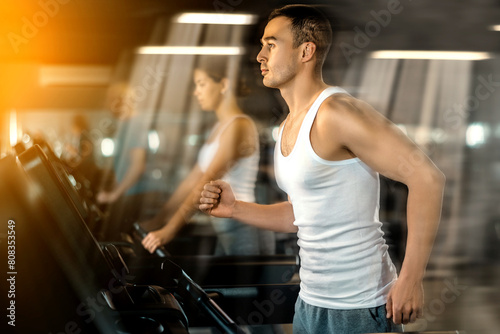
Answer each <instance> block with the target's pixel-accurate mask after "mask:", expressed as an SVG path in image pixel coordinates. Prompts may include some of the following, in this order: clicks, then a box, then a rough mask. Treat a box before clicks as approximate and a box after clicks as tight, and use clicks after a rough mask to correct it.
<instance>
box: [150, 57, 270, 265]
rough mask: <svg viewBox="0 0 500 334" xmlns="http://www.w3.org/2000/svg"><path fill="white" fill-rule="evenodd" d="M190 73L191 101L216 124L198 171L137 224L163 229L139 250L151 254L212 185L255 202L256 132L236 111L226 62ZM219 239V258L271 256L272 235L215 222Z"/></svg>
mask: <svg viewBox="0 0 500 334" xmlns="http://www.w3.org/2000/svg"><path fill="white" fill-rule="evenodd" d="M202 60H203V62H202V63H201V64H200V66H199V67H198V68H196V69H195V71H194V84H195V90H194V96H195V97H196V98H197V100H198V103H199V104H200V107H201V109H202V110H204V111H211V112H215V115H216V117H217V123H216V124H215V126H214V127H213V129H212V131H211V134H210V136H209V137H208V139H207V141H206V142H205V144H204V145H203V146H202V148H201V150H200V152H199V155H198V161H197V163H196V165H195V166H194V167H193V169H192V170H191V172H190V174H189V175H188V176H187V178H186V179H185V180H184V181H183V182H182V183H181V184H180V185H179V187H178V188H177V189H176V191H175V192H174V193H173V194H172V196H171V197H170V199H169V200H168V202H167V203H166V204H165V205H164V207H163V209H162V211H161V212H160V213H159V214H157V215H156V217H155V218H153V219H152V220H151V221H148V222H145V223H143V224H141V225H142V226H143V227H144V228H145V229H146V230H148V229H150V228H148V225H149V226H151V225H153V226H154V225H156V226H158V224H161V225H163V227H161V228H160V229H158V230H156V231H153V232H150V233H148V234H147V236H146V237H145V238H144V239H143V241H142V244H143V246H144V248H145V249H146V250H148V251H149V252H151V253H152V252H154V251H155V250H156V248H158V247H160V246H162V245H165V244H167V243H169V242H170V241H171V240H172V239H173V238H174V237H175V235H176V234H177V233H178V232H179V230H181V228H182V227H183V226H184V224H186V222H187V221H188V220H189V219H190V218H191V216H192V215H193V214H194V213H195V212H196V211H197V204H198V199H199V194H200V192H201V189H202V187H203V185H204V184H205V183H206V182H209V181H210V180H216V179H223V180H225V181H227V182H228V183H229V184H230V185H231V187H232V189H233V191H234V193H235V195H236V197H237V198H238V199H241V200H244V201H251V202H254V201H255V195H254V189H255V181H256V179H257V172H258V165H259V138H258V132H257V129H256V126H255V124H254V122H253V121H252V119H251V118H250V117H248V116H247V115H246V114H245V113H244V112H243V111H242V110H241V109H240V107H239V106H238V103H237V97H236V94H235V92H234V91H235V90H236V89H237V88H238V87H235V86H233V83H232V82H231V81H230V79H229V77H228V74H227V67H228V64H229V61H228V59H227V57H223V56H212V57H205V58H203V59H202ZM213 227H214V229H215V231H216V233H217V249H216V254H217V255H258V254H273V253H274V250H275V249H274V248H275V240H274V233H273V232H270V231H264V230H260V229H257V228H255V227H252V226H249V225H245V224H242V223H240V222H238V221H236V220H233V219H230V218H227V219H220V218H216V219H213Z"/></svg>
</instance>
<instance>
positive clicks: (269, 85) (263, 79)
mask: <svg viewBox="0 0 500 334" xmlns="http://www.w3.org/2000/svg"><path fill="white" fill-rule="evenodd" d="M262 83H263V84H264V86H266V87H267V88H277V87H276V85H274V83H273V82H272V81H270V80H266V77H264V78H262Z"/></svg>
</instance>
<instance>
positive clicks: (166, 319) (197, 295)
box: [0, 146, 298, 333]
mask: <svg viewBox="0 0 500 334" xmlns="http://www.w3.org/2000/svg"><path fill="white" fill-rule="evenodd" d="M0 162H1V163H0V165H1V166H2V167H3V169H1V168H0V170H2V171H5V173H2V174H1V175H2V176H3V177H2V183H1V184H0V191H1V193H2V194H5V196H7V198H11V199H14V200H11V201H10V202H9V201H7V203H9V204H11V205H9V207H10V206H12V207H13V208H14V209H11V210H10V212H11V213H10V214H11V215H12V217H20V218H16V219H18V220H19V219H21V220H20V222H21V221H22V223H20V224H21V225H22V226H23V229H22V230H23V231H25V232H26V233H24V234H22V235H24V236H27V240H28V239H29V241H27V242H26V244H30V245H42V246H37V249H38V248H40V249H42V250H43V251H41V252H32V253H31V256H33V259H36V260H33V259H32V261H26V263H31V265H28V266H26V267H24V269H23V273H26V274H25V275H27V276H29V277H30V278H31V277H35V276H36V275H38V276H40V277H43V282H44V284H45V285H46V286H47V291H56V290H58V291H65V293H64V296H65V298H61V299H58V300H57V301H54V299H53V298H50V296H51V295H53V292H52V294H51V293H46V294H33V296H34V297H33V298H31V299H32V300H31V301H30V304H29V305H37V306H38V307H39V308H41V309H44V310H46V314H45V316H44V319H49V320H50V321H48V323H47V324H46V325H45V326H41V327H40V326H39V322H37V321H36V319H34V314H35V312H32V311H31V310H32V309H31V306H30V307H27V309H28V310H29V311H28V312H25V313H24V315H23V316H22V319H23V323H24V324H36V325H34V326H35V327H36V328H37V330H39V329H40V328H44V329H47V331H50V330H59V328H64V321H66V324H68V323H69V324H70V327H71V328H72V326H73V325H75V326H78V327H75V328H84V329H85V328H90V331H91V332H106V333H108V332H109V333H113V332H127V331H129V332H131V333H135V332H137V333H142V332H141V331H140V330H139V329H138V328H137V326H136V324H137V323H141V324H142V325H141V326H142V327H141V328H143V329H142V330H143V332H144V333H146V332H148V331H149V332H151V331H153V332H159V333H162V331H160V329H161V330H163V331H166V330H170V331H173V332H179V333H182V332H186V331H187V328H189V327H188V326H191V327H192V326H215V327H217V328H219V329H220V330H222V331H223V332H228V333H238V332H240V328H239V327H238V325H236V323H235V321H233V320H232V319H233V318H234V317H238V319H237V320H238V322H239V323H241V324H262V323H287V322H290V321H291V316H292V314H293V303H294V301H295V298H296V296H297V292H298V285H297V284H296V283H294V284H291V283H285V284H282V282H283V281H287V280H289V279H290V277H291V276H292V275H293V273H294V272H295V271H296V259H295V258H292V259H289V261H288V262H286V261H285V264H283V263H280V262H279V260H280V259H279V257H277V258H275V259H270V258H268V259H265V258H261V259H259V258H247V259H245V258H244V257H242V259H240V260H239V261H238V260H237V259H235V258H233V259H225V260H224V259H220V258H219V259H217V258H215V257H207V258H204V257H202V258H196V257H195V258H193V257H191V258H189V257H186V258H182V257H180V258H179V257H177V258H176V257H171V258H159V257H158V258H150V259H146V260H147V261H143V260H144V259H139V258H137V259H135V260H138V262H137V261H132V265H131V266H130V265H127V264H126V263H125V261H124V260H123V258H122V257H121V254H120V252H119V251H118V249H117V247H116V246H115V245H113V244H109V243H104V244H102V243H101V244H99V243H97V241H96V240H95V239H94V237H93V236H92V234H91V232H90V231H89V229H88V226H87V225H86V224H85V222H84V219H83V214H82V213H81V207H80V209H79V208H78V206H77V205H75V203H74V201H77V200H78V198H77V197H72V196H70V194H68V187H67V184H66V185H65V184H64V182H63V181H62V180H61V176H60V175H59V172H58V171H57V170H56V169H55V168H54V166H53V165H52V164H51V162H50V161H49V159H48V158H47V156H46V155H45V154H44V153H43V151H42V150H41V149H40V148H39V147H37V146H34V147H32V148H30V149H28V150H27V151H26V152H23V153H22V154H21V155H20V156H19V161H15V159H14V158H13V157H8V158H5V159H3V160H2V161H0ZM21 167H22V168H21ZM21 169H22V170H21ZM11 176H12V177H11ZM19 188H21V189H23V190H22V191H19ZM69 189H71V188H69ZM14 190H17V191H14ZM6 208H7V207H6ZM8 211H9V210H2V212H8ZM83 213H84V212H83ZM6 219H7V218H6ZM9 219H10V218H9ZM26 227H29V229H27V228H26ZM28 230H29V233H27V231H28ZM23 245H25V243H24V242H23ZM41 258H43V259H44V260H41ZM172 259H175V260H176V262H177V261H181V262H183V264H184V265H186V266H187V267H188V268H189V270H192V271H193V272H195V273H196V274H197V275H198V276H199V277H205V282H204V283H209V284H211V285H212V286H211V287H210V289H208V288H207V287H205V289H206V291H204V290H203V289H202V288H201V287H200V286H199V285H197V284H196V283H194V281H193V280H192V279H191V278H190V277H189V276H188V275H187V274H186V273H185V272H184V270H182V269H181V268H180V267H179V266H178V265H177V264H175V263H173V262H172ZM230 260H232V261H237V262H236V264H235V263H234V262H231V261H230ZM43 262H47V263H50V264H51V265H50V266H48V267H45V266H43V267H42V268H40V265H39V264H40V263H43ZM138 263H140V265H138ZM238 263H239V264H238ZM37 264H38V266H37ZM200 264H202V267H204V268H203V270H201V271H199V270H198V271H196V270H195V269H196V268H198V266H199V265H200ZM262 264H264V266H263V268H267V270H266V269H264V270H261V271H260V273H259V274H258V275H248V277H253V278H251V279H247V280H246V281H245V280H241V281H240V282H238V283H239V284H236V285H235V284H233V285H229V284H230V283H234V281H233V282H231V281H230V280H227V281H224V280H222V282H220V281H219V282H217V280H216V277H215V276H210V275H208V276H207V275H205V276H203V275H202V274H200V273H202V272H203V273H206V272H208V273H210V272H211V273H212V274H213V273H215V272H217V271H218V270H219V271H221V272H223V273H224V272H225V273H227V276H228V277H230V276H231V275H230V274H229V273H230V272H231V271H232V272H233V273H234V272H241V270H240V269H242V268H246V269H247V273H251V272H252V270H249V268H253V269H256V268H258V267H260V266H261V265H262ZM266 264H267V265H266ZM275 264H278V265H277V266H276V267H277V268H282V271H279V270H278V271H276V270H277V269H271V268H274V267H275V266H274V265H275ZM36 268H40V270H39V272H37V273H36V275H35V274H34V273H33V271H34V269H36ZM45 268H50V269H51V270H49V271H47V270H46V269H45ZM207 268H208V269H207ZM283 268H286V270H284V269H283ZM224 270H226V271H224ZM243 271H244V270H243ZM257 272H258V271H257ZM284 272H286V273H287V275H281V278H280V279H274V282H273V284H265V283H266V281H267V282H269V281H272V279H271V277H272V276H273V275H274V276H276V274H277V273H278V274H280V273H284ZM225 276H226V274H224V277H225ZM219 277H221V276H219ZM255 281H258V282H260V283H263V285H262V286H260V285H259V284H253V283H255ZM53 282H57V284H52V283H53ZM252 284H253V285H252ZM34 285H35V284H33V281H30V282H24V283H23V289H25V291H32V292H33V290H38V287H37V288H33V286H34ZM27 286H31V287H32V288H31V290H30V289H28V288H27ZM58 295H59V294H58ZM29 298H30V297H29V296H26V299H29ZM48 300H50V301H51V302H52V305H51V307H49V308H48V307H47V306H46V305H44V304H46V303H47V301H48ZM89 300H90V301H94V300H98V301H100V302H101V303H100V304H97V306H98V307H99V311H100V312H95V311H94V310H93V309H91V308H90V309H89V307H88V305H87V304H86V303H85V302H86V301H89ZM35 301H36V302H35ZM285 301H286V303H285V304H283V303H284V302H285ZM82 303H83V304H82ZM273 303H274V304H273ZM243 304H245V305H243ZM23 305H25V304H24V303H23ZM92 305H94V306H95V302H92ZM277 305H279V308H278V307H276V306H277ZM219 306H221V307H222V308H223V309H225V310H229V312H227V313H226V312H224V311H222V309H221V307H219ZM35 308H36V307H35ZM49 309H50V310H51V311H49ZM271 309H272V312H271ZM55 310H57V311H55ZM75 310H78V311H80V313H82V314H83V315H89V314H90V315H93V317H92V321H89V322H88V323H87V321H88V320H89V319H90V317H87V318H85V317H83V318H82V316H81V314H77V315H80V317H77V316H75V313H78V312H75ZM66 311H67V312H66ZM55 312H57V316H53V313H55ZM42 313H43V312H42ZM93 313H96V314H98V316H95V315H94V314H93ZM20 318H21V316H20ZM53 318H59V319H60V321H59V323H58V324H56V325H54V324H53V321H52V319H53ZM31 319H32V320H33V321H30V320H31ZM68 319H75V320H74V321H73V320H71V321H69V320H68ZM186 319H187V320H186ZM61 326H62V327H61ZM147 328H149V329H147Z"/></svg>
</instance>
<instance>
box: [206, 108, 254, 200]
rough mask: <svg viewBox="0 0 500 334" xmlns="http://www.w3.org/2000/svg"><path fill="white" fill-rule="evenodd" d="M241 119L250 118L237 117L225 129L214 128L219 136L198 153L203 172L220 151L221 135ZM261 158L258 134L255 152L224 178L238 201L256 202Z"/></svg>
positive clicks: (244, 158) (234, 166) (233, 167)
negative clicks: (256, 185)
mask: <svg viewBox="0 0 500 334" xmlns="http://www.w3.org/2000/svg"><path fill="white" fill-rule="evenodd" d="M239 117H245V118H249V117H248V116H246V115H242V116H235V117H234V118H233V119H231V120H229V121H228V122H226V123H225V125H224V127H223V128H220V129H218V125H216V126H215V127H214V129H213V130H212V132H214V131H217V136H216V137H215V138H214V140H212V141H211V142H209V143H205V144H204V145H203V146H202V147H201V149H200V152H199V153H198V166H200V169H201V171H202V172H206V171H207V169H208V166H210V164H211V163H212V160H213V159H214V157H215V154H216V153H217V150H218V149H219V145H220V136H221V134H222V133H223V132H224V130H225V129H226V128H227V127H228V126H229V125H230V124H231V123H232V122H234V121H235V120H236V119H237V118H239ZM252 124H253V122H252ZM255 132H257V129H255ZM259 158H260V153H259V137H258V134H257V133H256V143H255V151H254V152H253V153H252V154H251V155H249V156H247V157H243V158H241V159H239V160H238V161H237V162H236V163H235V164H234V165H233V166H232V167H231V169H230V170H229V171H227V173H226V174H225V175H224V176H223V177H222V180H224V181H226V182H227V183H229V184H230V185H231V188H232V189H233V192H234V195H235V197H236V198H237V199H238V200H242V201H245V202H255V182H256V181H257V172H258V171H259Z"/></svg>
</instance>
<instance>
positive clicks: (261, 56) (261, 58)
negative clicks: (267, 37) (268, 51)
mask: <svg viewBox="0 0 500 334" xmlns="http://www.w3.org/2000/svg"><path fill="white" fill-rule="evenodd" d="M265 60H266V58H265V55H264V49H261V50H260V51H259V53H258V54H257V61H258V62H259V63H261V64H262V63H263V62H264V61H265Z"/></svg>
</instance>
